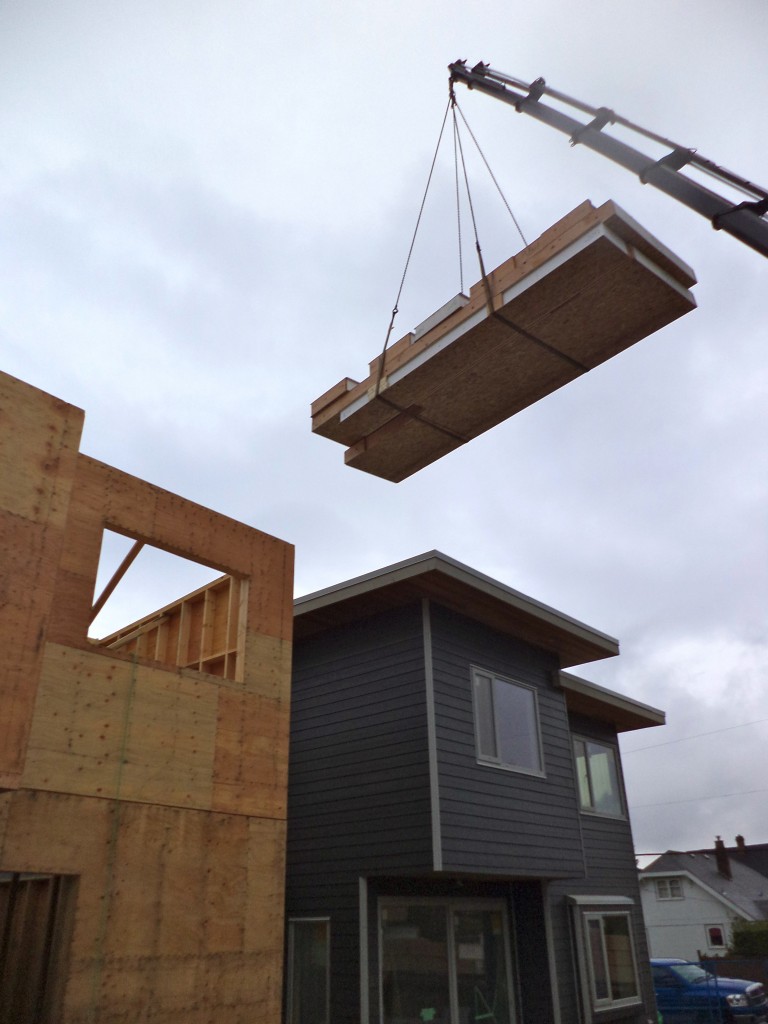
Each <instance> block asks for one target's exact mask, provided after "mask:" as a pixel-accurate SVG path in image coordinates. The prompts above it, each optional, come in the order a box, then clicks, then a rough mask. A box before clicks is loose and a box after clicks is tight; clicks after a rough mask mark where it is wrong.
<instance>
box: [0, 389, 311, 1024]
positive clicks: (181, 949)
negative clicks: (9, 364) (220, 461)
mask: <svg viewBox="0 0 768 1024" xmlns="http://www.w3.org/2000/svg"><path fill="white" fill-rule="evenodd" d="M82 421H83V414H82V413H81V412H80V411H79V410H77V409H74V408H73V407H71V406H68V405H66V404H65V403H63V402H60V401H58V400H57V399H54V398H52V397H51V396H49V395H46V394H44V393H42V392H40V391H37V390H36V389H34V388H31V387H29V386H28V385H26V384H23V383H21V382H20V381H16V380H14V379H13V378H10V377H7V376H2V377H0V531H2V532H1V533H0V545H1V547H0V552H2V554H1V555H0V557H2V560H3V566H2V572H1V573H0V587H2V590H1V591H0V598H1V600H0V640H1V641H2V644H3V648H4V654H5V657H4V659H3V662H2V665H0V787H3V791H2V792H0V881H3V879H4V878H8V877H10V876H11V873H13V874H14V877H22V876H23V873H35V874H40V875H41V876H43V875H45V876H56V877H59V876H66V878H67V879H68V880H71V881H70V882H69V884H68V886H67V890H66V891H67V894H68V895H67V899H66V900H65V901H64V902H65V903H67V905H66V906H64V908H63V910H62V913H61V914H60V915H59V918H58V919H57V920H56V922H55V928H54V927H53V925H51V928H50V932H51V936H50V938H51V941H53V940H55V942H56V943H57V944H58V946H57V950H56V954H57V955H56V957H54V958H53V960H52V962H51V963H49V964H48V965H47V971H46V972H43V973H44V974H45V973H47V977H48V986H49V989H50V992H49V993H48V996H47V997H46V1000H44V1001H43V1003H44V1007H45V1008H44V1012H43V1011H40V1013H38V1016H36V1017H34V1019H35V1020H41V1021H42V1020H51V1021H56V1022H57V1024H59V1022H61V1024H81V1022H82V1024H85V1022H96V1021H98V1022H99V1024H113V1022H114V1024H117V1022H126V1024H127V1022H131V1024H135V1022H139V1021H158V1022H161V1021H162V1022H168V1024H170V1022H174V1024H177V1022H178V1024H182V1022H183V1024H196V1022H203V1021H206V1022H207V1021H215V1022H216V1024H219V1022H221V1024H229V1022H233V1024H234V1022H245V1021H248V1022H253V1021H258V1022H260V1024H261V1022H263V1024H270V1022H275V1024H277V1022H278V1021H279V1019H280V994H281V987H282V973H281V972H282V950H283V931H282V927H283V926H282V919H283V874H284V834H285V814H286V779H287V756H288V717H289V701H290V695H289V688H290V657H291V629H292V585H293V550H292V548H291V547H290V545H287V544H285V543H283V542H282V541H279V540H276V539H275V538H273V537H270V536H267V535H266V534H263V533H261V532H259V531H258V530H255V529H252V528H250V527H247V526H245V525H243V524H242V523H238V522H235V521H233V520H231V519H228V518H226V517H224V516H220V515H217V514H216V513H214V512H211V511H209V510H208V509H205V508H201V507H200V506H198V505H195V504H193V503H191V502H188V501H185V500H184V499H182V498H180V497H178V496H177V495H174V494H170V493H168V492H166V491H163V490H161V489H160V488H157V487H153V486H152V485H150V484H148V483H146V482H144V481H142V480H138V479H136V478H134V477H131V476H128V475H127V474H125V473H122V472H120V471H118V470H116V469H114V468H112V467H110V466H106V465H103V464H102V463H99V462H96V461H95V460H93V459H90V458H88V457H87V456H85V455H82V454H80V453H79V451H78V446H79V437H80V431H81V428H82ZM105 528H108V529H110V530H113V531H116V532H118V533H122V534H125V535H127V536H129V537H133V538H135V539H137V540H141V541H144V542H146V543H148V544H152V545H154V546H155V547H158V548H162V549H164V550H167V551H170V552H172V553H174V554H177V555H180V556H182V557H186V558H191V559H193V560H195V561H198V562H202V563H204V564H206V565H209V566H212V567H214V568H216V569H219V570H221V572H222V573H225V574H227V575H228V576H231V577H232V580H223V581H217V583H216V584H214V585H212V587H211V591H212V596H211V597H205V596H203V598H202V606H201V608H202V610H199V611H194V612H193V610H192V609H191V605H192V604H194V602H192V603H190V608H189V609H188V611H187V612H186V613H184V614H185V615H186V616H187V618H186V619H185V622H186V626H185V627H184V628H185V629H186V628H187V627H188V626H189V625H190V623H192V624H193V625H194V621H195V620H194V615H198V619H199V622H197V625H194V628H192V630H191V633H192V635H199V637H200V638H201V639H200V642H199V644H198V646H199V647H200V649H199V650H197V652H196V656H195V651H194V650H192V652H191V654H190V647H189V646H187V647H184V648H183V650H184V651H185V652H186V655H188V656H187V657H186V660H184V659H183V658H181V659H180V658H179V657H177V655H178V653H179V651H181V650H182V645H181V644H180V640H179V635H178V632H177V634H176V640H175V643H173V644H170V643H167V642H166V643H165V645H164V646H163V645H162V644H161V641H160V635H161V633H162V629H161V627H160V625H159V624H158V623H157V621H156V622H155V633H154V638H153V644H150V642H149V640H144V641H142V642H141V643H137V642H132V641H135V639H136V638H135V636H134V637H131V636H130V635H129V634H130V631H129V632H128V633H124V634H123V636H122V637H121V638H120V639H119V640H118V642H117V646H112V647H109V646H103V645H99V644H96V643H94V642H93V641H91V640H89V639H88V638H87V630H88V625H89V622H90V618H91V608H92V604H93V600H94V581H95V576H96V571H97V567H98V560H99V553H100V548H101V540H102V533H103V530H104V529H105ZM222 594H223V595H224V596H222ZM181 604H183V602H181ZM217 606H218V607H219V610H218V612H217V611H216V607H217ZM206 609H208V611H207V612H206ZM222 609H223V610H222ZM180 615H181V613H180ZM206 615H207V618H206ZM157 618H158V617H157V616H155V620H157ZM169 621H170V617H168V616H166V619H165V623H166V626H167V624H168V622H169ZM134 632H135V631H134ZM151 632H152V630H151V629H149V628H146V629H140V631H139V634H140V635H142V636H143V635H144V634H150V633H151ZM189 635H190V634H189V631H188V633H187V636H188V637H189ZM126 638H127V639H126ZM165 640H166V641H167V640H168V636H167V629H166V636H165ZM205 643H207V644H208V648H207V651H208V655H209V656H206V657H204V656H203V655H202V646H201V645H202V644H205ZM219 648H220V650H219ZM3 872H5V873H8V874H7V875H5V876H4V875H3V874H2V873H3ZM67 901H68V902H67ZM0 966H2V965H0ZM1 984H7V981H4V980H3V976H2V974H1V973H0V985H1ZM51 993H53V994H51ZM57 999H58V1000H59V1004H60V1005H58V1006H56V1005H55V1003H56V1000H57ZM0 1002H1V1000H0ZM41 1005H42V1004H41ZM2 1019H3V1018H2V1015H1V1014H0V1020H2ZM9 1019H13V1018H9ZM18 1019H19V1020H20V1021H21V1020H22V1018H18ZM14 1024H16V1021H15V1020H14Z"/></svg>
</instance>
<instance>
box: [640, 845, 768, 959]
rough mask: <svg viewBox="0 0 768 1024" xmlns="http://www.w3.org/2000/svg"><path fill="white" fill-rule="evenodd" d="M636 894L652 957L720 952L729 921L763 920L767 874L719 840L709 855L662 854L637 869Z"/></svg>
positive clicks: (767, 893)
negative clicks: (737, 857) (731, 853)
mask: <svg viewBox="0 0 768 1024" xmlns="http://www.w3.org/2000/svg"><path fill="white" fill-rule="evenodd" d="M718 842H719V841H718ZM640 894H641V898H642V903H643V915H644V917H645V925H646V929H647V932H648V944H649V947H650V951H651V956H652V957H681V958H683V959H685V960H700V959H702V958H704V957H707V956H713V955H715V956H716V955H719V954H722V953H724V952H725V951H726V949H727V948H728V945H729V943H730V941H731V935H732V929H733V923H734V921H737V920H743V921H759V920H763V919H765V918H768V878H766V877H765V876H764V875H761V874H759V873H758V872H757V871H754V870H753V869H752V868H749V867H747V866H746V865H744V864H741V863H738V862H737V861H736V860H734V859H733V858H729V857H728V855H727V854H726V853H725V851H724V849H723V848H722V843H720V845H719V847H717V844H716V849H715V850H713V851H712V852H711V853H706V852H696V853H675V852H672V851H670V852H668V853H665V854H663V855H662V856H661V857H659V858H658V859H657V860H655V861H654V862H653V863H652V864H650V865H649V866H648V867H647V868H645V870H643V871H641V872H640Z"/></svg>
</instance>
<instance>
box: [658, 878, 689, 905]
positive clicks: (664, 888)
mask: <svg viewBox="0 0 768 1024" xmlns="http://www.w3.org/2000/svg"><path fill="white" fill-rule="evenodd" d="M683 898H684V897H683V883H682V880H681V879H680V878H657V879H656V899H657V900H681V899H683Z"/></svg>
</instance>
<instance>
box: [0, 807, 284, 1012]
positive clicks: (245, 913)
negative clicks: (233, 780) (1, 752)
mask: <svg viewBox="0 0 768 1024" xmlns="http://www.w3.org/2000/svg"><path fill="white" fill-rule="evenodd" d="M0 802H1V803H2V804H4V805H5V814H6V816H7V819H8V827H7V831H8V838H7V840H6V843H5V849H4V856H5V857H6V858H7V859H8V860H10V861H13V862H14V863H15V864H17V865H19V868H20V869H21V870H23V869H24V867H25V866H26V865H31V864H34V865H35V870H40V871H45V872H51V873H54V874H65V875H66V874H72V875H77V876H78V879H79V883H78V892H77V905H76V911H75V923H74V934H73V937H72V943H71V946H72V954H71V961H70V970H69V983H68V985H67V989H66V1000H65V1007H64V1015H63V1018H62V1019H63V1020H65V1021H66V1022H67V1024H86V1022H91V1021H94V1020H97V1021H99V1024H118V1022H120V1024H122V1022H126V1024H128V1022H131V1024H133V1022H137V1021H158V1022H159V1021H162V1022H163V1024H169V1022H170V1024H176V1022H178V1024H182V1022H187V1021H189V1022H192V1024H195V1022H200V1024H202V1022H203V1021H210V1020H215V1021H216V1022H217V1024H236V1022H237V1024H239V1022H242V1021H246V1020H249V1021H264V1022H265V1024H278V1021H279V1005H280V985H281V962H282V955H283V923H282V889H281V887H280V884H279V881H276V880H279V879H281V878H282V876H283V871H284V860H283V857H284V854H283V850H284V838H285V824H284V822H277V821H268V820H265V819H255V820H252V819H248V818H245V817H243V816H242V815H225V814H214V815H210V814H206V813H203V812H200V811H194V810H182V809H176V808H159V807H152V806H148V805H138V804H131V803H126V804H122V805H119V806H116V805H115V804H114V803H113V802H110V801H105V800H91V799H88V798H87V797H82V796H63V795H61V794H56V793H41V794H34V793H30V792H24V791H19V792H17V793H6V794H2V795H0ZM73 822H77V823H78V825H79V826H80V827H78V828H77V829H75V828H73V827H72V823H73ZM113 833H114V846H115V851H116V854H117V856H116V857H115V859H114V862H113V863H110V861H109V859H108V858H107V857H105V856H104V851H105V850H106V849H108V848H109V847H110V844H111V842H112V836H113Z"/></svg>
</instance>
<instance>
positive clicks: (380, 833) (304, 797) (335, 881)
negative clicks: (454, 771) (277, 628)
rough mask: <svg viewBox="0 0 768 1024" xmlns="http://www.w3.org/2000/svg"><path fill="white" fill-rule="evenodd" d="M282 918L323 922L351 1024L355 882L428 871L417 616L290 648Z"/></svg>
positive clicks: (399, 614)
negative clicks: (325, 919) (315, 918)
mask: <svg viewBox="0 0 768 1024" xmlns="http://www.w3.org/2000/svg"><path fill="white" fill-rule="evenodd" d="M291 714H292V721H291V754H290V769H289V803H288V845H287V891H286V903H287V914H288V916H289V917H299V916H305V915H306V916H315V915H316V916H330V918H331V970H332V985H331V1000H332V1007H331V1019H332V1020H333V1021H334V1022H338V1024H347V1022H348V1024H352V1022H355V1024H359V1020H360V1009H359V1006H360V1004H359V899H358V878H359V876H360V875H365V874H368V873H387V874H390V875H393V874H394V875H396V874H403V873H406V872H407V873H413V874H421V873H425V872H428V871H429V870H431V867H432V836H431V815H430V798H429V768H428V743H427V719H426V698H425V677H424V647H423V633H422V613H421V605H420V604H415V605H413V606H411V607H408V608H403V609H398V610H396V611H393V612H389V613H386V614H382V615H378V616H375V617H372V618H369V619H366V620H365V621H363V622H360V623H358V624H355V625H354V626H345V627H344V628H343V629H339V630H333V631H329V632H326V633H323V634H322V635H320V636H318V637H316V638H310V639H307V640H302V641H301V642H300V643H297V644H296V646H295V648H294V669H293V696H292V707H291Z"/></svg>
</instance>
